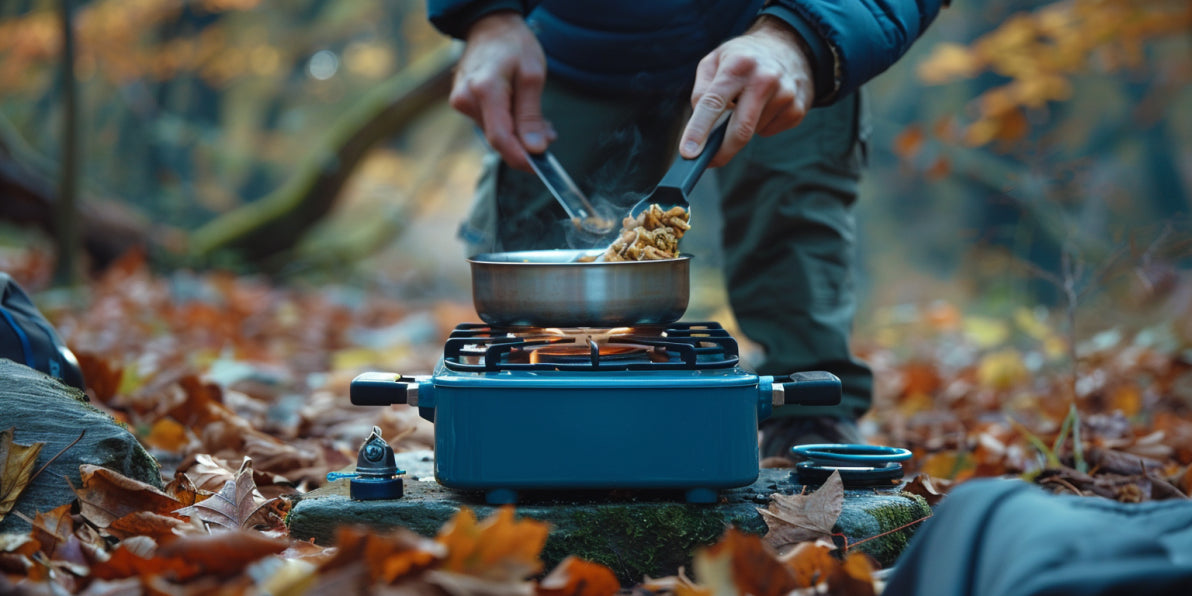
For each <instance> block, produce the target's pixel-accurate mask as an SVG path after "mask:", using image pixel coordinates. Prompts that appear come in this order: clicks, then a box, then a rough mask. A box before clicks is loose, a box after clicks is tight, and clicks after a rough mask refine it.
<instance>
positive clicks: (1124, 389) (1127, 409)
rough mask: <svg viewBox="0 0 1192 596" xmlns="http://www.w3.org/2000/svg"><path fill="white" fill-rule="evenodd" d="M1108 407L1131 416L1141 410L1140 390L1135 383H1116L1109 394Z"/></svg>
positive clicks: (1128, 416)
mask: <svg viewBox="0 0 1192 596" xmlns="http://www.w3.org/2000/svg"><path fill="white" fill-rule="evenodd" d="M1109 407H1110V408H1112V409H1117V410H1121V411H1122V414H1124V415H1125V416H1126V417H1127V418H1133V417H1134V416H1137V415H1138V413H1139V412H1141V411H1142V391H1141V390H1139V389H1138V387H1137V386H1135V385H1118V386H1117V387H1115V388H1114V389H1113V390H1112V391H1111V392H1110V394H1109Z"/></svg>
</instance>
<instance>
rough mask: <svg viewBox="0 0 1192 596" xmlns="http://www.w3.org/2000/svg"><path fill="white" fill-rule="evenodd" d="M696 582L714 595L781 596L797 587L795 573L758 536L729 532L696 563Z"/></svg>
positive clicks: (729, 530) (693, 563) (696, 555)
mask: <svg viewBox="0 0 1192 596" xmlns="http://www.w3.org/2000/svg"><path fill="white" fill-rule="evenodd" d="M692 566H693V567H694V569H695V574H696V579H698V580H699V582H700V584H702V585H705V586H707V587H709V588H711V589H712V592H713V593H714V594H725V593H733V594H752V595H753V596H780V595H782V594H786V593H787V592H790V591H791V590H793V589H795V588H796V587H798V586H797V584H796V582H795V576H794V574H793V573H791V570H790V569H789V568H788V567H787V566H785V565H783V564H782V562H781V561H779V560H778V557H777V556H776V555H775V554H774V551H773V550H771V549H770V548H769V547H767V546H766V544H764V543H763V542H762V539H761V537H759V536H757V535H755V534H746V533H744V532H741V531H740V530H738V529H736V528H729V529H728V531H726V532H725V533H724V536H722V537H721V538H720V541H719V542H717V543H716V544H714V545H712V546H710V547H707V548H704V549H700V550H699V551H698V552H696V554H695V558H694V560H693V561H692Z"/></svg>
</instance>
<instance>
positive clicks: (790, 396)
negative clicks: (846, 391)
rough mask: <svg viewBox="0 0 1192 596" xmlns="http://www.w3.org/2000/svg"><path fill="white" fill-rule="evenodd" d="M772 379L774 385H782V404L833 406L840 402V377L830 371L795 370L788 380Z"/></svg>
mask: <svg viewBox="0 0 1192 596" xmlns="http://www.w3.org/2000/svg"><path fill="white" fill-rule="evenodd" d="M774 381H775V382H774V385H775V386H779V385H781V386H782V404H783V405H788V406H790V405H798V406H835V405H837V404H839V403H840V394H841V390H840V378H839V377H837V376H836V375H834V374H832V373H830V372H826V371H822V370H813V371H806V372H797V373H794V374H792V375H791V376H790V380H789V381H785V382H782V383H779V382H778V380H777V379H775V380H774ZM775 405H778V404H775Z"/></svg>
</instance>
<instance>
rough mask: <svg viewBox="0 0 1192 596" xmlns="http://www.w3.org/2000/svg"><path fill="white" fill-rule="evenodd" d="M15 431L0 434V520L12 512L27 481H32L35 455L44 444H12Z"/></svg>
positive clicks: (35, 461) (35, 462)
mask: <svg viewBox="0 0 1192 596" xmlns="http://www.w3.org/2000/svg"><path fill="white" fill-rule="evenodd" d="M15 434H16V432H15V429H11V428H10V429H8V430H5V431H3V432H0V520H3V519H4V516H5V515H8V512H9V511H12V508H13V506H15V505H16V504H17V497H20V496H21V493H22V492H24V490H25V487H27V486H29V481H30V480H32V479H33V468H34V466H35V465H36V464H37V455H38V454H39V453H41V447H42V445H45V443H34V444H32V445H21V444H19V443H14V442H13V436H14V435H15Z"/></svg>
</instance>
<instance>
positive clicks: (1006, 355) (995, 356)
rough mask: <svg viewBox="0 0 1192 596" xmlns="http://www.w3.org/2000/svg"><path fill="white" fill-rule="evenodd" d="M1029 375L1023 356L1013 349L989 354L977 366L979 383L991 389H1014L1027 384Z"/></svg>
mask: <svg viewBox="0 0 1192 596" xmlns="http://www.w3.org/2000/svg"><path fill="white" fill-rule="evenodd" d="M1028 375H1029V373H1028V371H1027V368H1026V364H1024V363H1023V361H1022V355H1021V354H1019V353H1018V350H1014V349H1012V348H1006V349H1003V350H998V351H996V352H992V353H990V354H987V355H986V356H985V357H984V358H982V359H981V363H980V364H979V365H978V366H977V381H978V382H979V383H980V384H981V386H983V387H989V388H991V389H1000V390H1006V389H1010V388H1013V387H1015V386H1017V385H1020V384H1022V383H1023V382H1025V381H1026V380H1027V378H1028Z"/></svg>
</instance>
